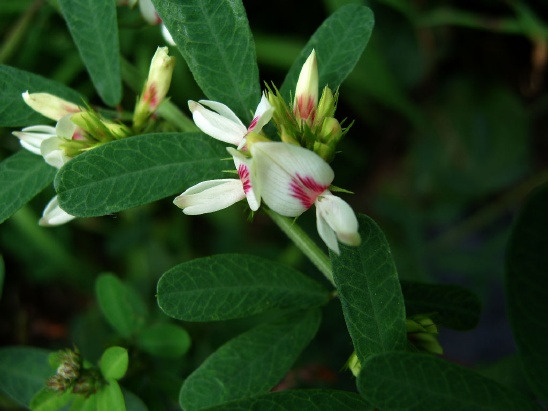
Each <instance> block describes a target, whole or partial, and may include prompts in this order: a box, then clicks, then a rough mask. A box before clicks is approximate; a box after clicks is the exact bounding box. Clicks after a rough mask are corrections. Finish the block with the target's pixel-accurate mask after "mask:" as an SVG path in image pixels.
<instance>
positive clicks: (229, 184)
mask: <svg viewBox="0 0 548 411" xmlns="http://www.w3.org/2000/svg"><path fill="white" fill-rule="evenodd" d="M227 150H228V151H229V152H230V154H232V156H233V160H234V165H235V166H236V170H237V171H238V176H239V178H238V179H235V178H225V179H220V180H209V181H203V182H201V183H198V184H196V185H194V186H192V187H190V188H189V189H188V190H186V191H185V192H183V193H182V194H181V195H180V196H178V197H176V198H175V200H173V203H174V204H175V205H176V206H177V207H179V208H182V209H183V213H185V214H187V215H198V214H205V213H212V212H214V211H219V210H222V209H224V208H227V207H229V206H231V205H232V204H234V203H236V202H238V201H240V200H243V199H244V198H247V202H248V204H249V208H251V209H252V210H253V211H256V210H257V209H258V208H259V206H260V203H261V199H260V196H259V195H258V192H257V191H256V190H254V189H253V187H252V185H251V167H250V162H251V159H249V158H246V157H245V156H244V155H243V154H242V153H240V152H239V151H237V150H234V149H233V148H228V149H227Z"/></svg>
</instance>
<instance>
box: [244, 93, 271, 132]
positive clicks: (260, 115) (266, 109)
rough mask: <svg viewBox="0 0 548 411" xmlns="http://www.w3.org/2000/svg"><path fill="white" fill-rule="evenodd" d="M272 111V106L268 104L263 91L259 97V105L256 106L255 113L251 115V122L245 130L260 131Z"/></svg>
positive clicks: (268, 119)
mask: <svg viewBox="0 0 548 411" xmlns="http://www.w3.org/2000/svg"><path fill="white" fill-rule="evenodd" d="M273 113H274V107H272V106H271V105H270V103H269V102H268V99H267V98H266V95H265V94H264V93H263V96H262V97H261V101H260V103H259V105H258V106H257V110H255V114H254V115H253V120H252V121H251V124H250V125H249V127H248V128H247V131H248V132H250V131H254V132H256V133H258V132H260V131H261V130H262V129H263V127H264V126H265V125H266V124H267V123H268V122H269V121H270V119H271V118H272V114H273Z"/></svg>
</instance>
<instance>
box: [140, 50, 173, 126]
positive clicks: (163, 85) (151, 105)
mask: <svg viewBox="0 0 548 411" xmlns="http://www.w3.org/2000/svg"><path fill="white" fill-rule="evenodd" d="M174 65H175V58H174V57H170V56H169V55H168V48H167V47H158V49H157V50H156V53H154V57H152V61H151V62H150V70H149V72H148V78H147V81H146V82H145V86H144V87H143V92H142V94H141V96H139V100H138V101H137V105H136V106H135V112H134V114H133V125H134V127H135V128H136V129H140V128H141V127H142V126H143V125H144V123H145V121H146V120H147V119H148V117H149V116H150V114H152V113H154V112H155V111H156V109H157V108H158V106H159V105H160V103H162V101H164V99H165V97H166V95H167V92H168V90H169V86H170V84H171V77H172V74H173V67H174Z"/></svg>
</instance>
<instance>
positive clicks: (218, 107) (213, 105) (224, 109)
mask: <svg viewBox="0 0 548 411" xmlns="http://www.w3.org/2000/svg"><path fill="white" fill-rule="evenodd" d="M198 103H200V104H203V105H204V106H206V107H209V108H210V109H212V110H213V111H216V112H217V113H219V114H220V115H221V116H223V117H226V118H227V119H229V120H230V121H232V122H234V123H236V124H238V125H240V126H242V128H245V125H244V123H242V121H241V120H240V119H239V118H238V116H237V115H236V114H235V113H234V112H233V111H232V110H231V109H230V107H228V106H227V105H226V104H223V103H219V102H218V101H213V100H200V101H198Z"/></svg>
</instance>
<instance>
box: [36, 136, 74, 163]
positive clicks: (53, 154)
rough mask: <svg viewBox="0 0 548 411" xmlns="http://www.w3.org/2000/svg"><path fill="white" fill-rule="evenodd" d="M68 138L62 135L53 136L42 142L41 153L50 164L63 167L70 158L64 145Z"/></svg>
mask: <svg viewBox="0 0 548 411" xmlns="http://www.w3.org/2000/svg"><path fill="white" fill-rule="evenodd" d="M65 142H66V140H65V139H64V138H62V137H51V138H48V139H47V140H44V141H43V142H42V145H41V146H40V154H42V157H44V160H46V163H48V164H49V165H51V166H53V167H56V168H61V167H63V165H64V164H65V163H66V162H67V161H69V160H70V157H69V156H67V155H66V154H65V150H63V148H62V145H63V143H65Z"/></svg>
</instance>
